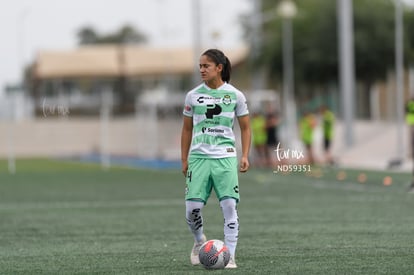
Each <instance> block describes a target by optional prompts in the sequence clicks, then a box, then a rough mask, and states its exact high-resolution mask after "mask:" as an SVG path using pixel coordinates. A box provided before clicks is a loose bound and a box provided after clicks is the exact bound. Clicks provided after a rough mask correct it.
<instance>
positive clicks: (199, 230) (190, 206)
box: [185, 201, 204, 243]
mask: <svg viewBox="0 0 414 275" xmlns="http://www.w3.org/2000/svg"><path fill="white" fill-rule="evenodd" d="M203 206H204V203H203V202H200V201H185V218H186V220H187V224H188V228H189V229H190V231H191V233H193V235H194V241H196V242H197V243H201V242H202V241H203V216H202V215H201V210H202V209H203Z"/></svg>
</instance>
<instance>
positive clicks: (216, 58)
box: [203, 49, 231, 82]
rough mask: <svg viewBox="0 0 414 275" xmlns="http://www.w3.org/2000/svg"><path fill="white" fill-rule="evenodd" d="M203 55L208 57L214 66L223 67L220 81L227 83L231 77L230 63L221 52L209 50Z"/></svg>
mask: <svg viewBox="0 0 414 275" xmlns="http://www.w3.org/2000/svg"><path fill="white" fill-rule="evenodd" d="M203 55H205V56H208V57H209V58H210V59H211V60H212V61H213V62H214V63H215V64H216V65H219V64H221V65H223V70H222V71H221V79H222V80H223V81H224V82H229V81H230V76H231V63H230V60H229V59H228V58H227V56H225V55H224V53H223V52H222V51H220V50H217V49H209V50H207V51H205V52H204V53H203Z"/></svg>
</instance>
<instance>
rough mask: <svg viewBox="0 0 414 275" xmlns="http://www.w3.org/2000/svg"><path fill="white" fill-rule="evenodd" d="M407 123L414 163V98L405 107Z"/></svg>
mask: <svg viewBox="0 0 414 275" xmlns="http://www.w3.org/2000/svg"><path fill="white" fill-rule="evenodd" d="M405 112H406V114H405V121H406V122H407V124H408V127H409V132H410V146H411V158H412V160H413V162H414V98H411V99H410V100H409V101H408V102H407V104H406V106H405ZM413 175H414V167H413ZM409 191H410V192H414V180H413V182H412V183H411V186H410V189H409Z"/></svg>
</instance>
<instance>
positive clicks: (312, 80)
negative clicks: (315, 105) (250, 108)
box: [244, 0, 414, 96]
mask: <svg viewBox="0 0 414 275" xmlns="http://www.w3.org/2000/svg"><path fill="white" fill-rule="evenodd" d="M262 1H263V5H262V7H263V12H264V14H269V11H271V10H275V9H276V6H277V4H278V2H280V1H278V2H276V3H275V1H274V0H262ZM374 2H375V3H374ZM295 3H296V5H297V9H298V14H297V15H296V17H295V18H293V40H294V42H293V47H294V66H295V82H296V86H297V87H302V88H301V89H304V88H303V87H308V88H306V89H311V88H310V87H312V86H318V85H319V86H320V85H329V84H330V83H337V81H338V60H339V58H338V24H337V7H336V4H337V1H334V0H330V1H327V0H312V1H308V0H296V1H295ZM353 6H354V31H355V32H354V45H355V69H356V72H355V76H356V78H357V81H358V82H359V83H363V84H364V87H365V88H364V91H365V94H366V95H363V96H369V95H368V93H367V92H368V91H369V89H370V87H371V85H372V84H373V82H374V81H376V80H384V79H385V78H386V76H387V73H388V72H389V71H390V70H393V69H394V67H395V53H394V50H395V46H394V45H395V33H394V30H395V24H394V14H395V9H394V2H393V0H376V1H372V0H357V1H353ZM405 17H406V19H405V24H407V25H406V26H405V33H404V36H406V41H409V43H406V48H405V50H406V55H405V57H406V60H408V58H410V59H411V60H413V59H414V33H413V32H412V30H413V28H414V15H413V14H412V12H411V13H408V12H407V10H406V16H405ZM244 25H245V26H246V27H245V32H246V37H248V36H247V33H248V32H249V29H248V27H247V24H246V23H245V24H244ZM281 29H282V18H280V17H278V16H276V15H275V16H274V18H273V19H271V20H268V22H265V23H264V24H263V37H262V39H263V44H262V45H263V46H262V49H261V52H260V54H259V56H258V58H257V60H256V61H255V63H256V64H257V65H261V66H265V67H266V68H267V70H268V72H269V79H271V80H277V81H278V80H280V79H281V77H282V73H283V71H282V41H281V39H282V35H281ZM298 90H299V88H298Z"/></svg>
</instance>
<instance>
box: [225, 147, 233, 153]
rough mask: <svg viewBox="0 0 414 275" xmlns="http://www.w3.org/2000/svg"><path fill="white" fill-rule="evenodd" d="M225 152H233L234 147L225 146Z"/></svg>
mask: <svg viewBox="0 0 414 275" xmlns="http://www.w3.org/2000/svg"><path fill="white" fill-rule="evenodd" d="M226 152H227V153H234V148H231V147H229V148H226Z"/></svg>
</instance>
